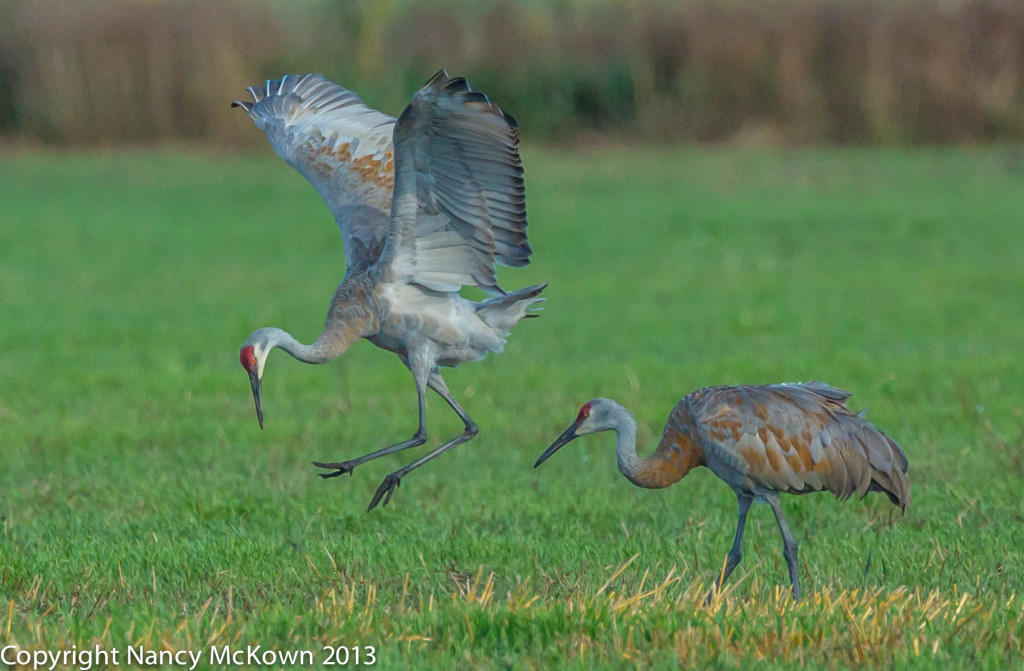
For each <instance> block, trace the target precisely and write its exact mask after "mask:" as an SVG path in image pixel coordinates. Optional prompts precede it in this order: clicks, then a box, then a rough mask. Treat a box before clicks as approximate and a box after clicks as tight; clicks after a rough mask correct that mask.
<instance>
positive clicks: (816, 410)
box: [534, 382, 910, 599]
mask: <svg viewBox="0 0 1024 671" xmlns="http://www.w3.org/2000/svg"><path fill="white" fill-rule="evenodd" d="M849 397H850V394H849V392H846V391H844V390H842V389H837V388H835V387H831V386H829V385H826V384H823V383H820V382H810V383H801V384H777V385H757V386H723V387H708V388H705V389H698V390H697V391H694V392H692V393H691V394H689V395H687V396H686V397H684V398H683V399H682V400H680V401H679V402H678V403H677V404H676V406H675V407H674V408H673V410H672V412H671V414H670V415H669V418H668V421H667V422H666V423H665V429H664V431H663V432H662V436H661V440H660V441H659V443H658V447H657V448H656V449H655V451H654V453H653V454H652V455H651V456H649V457H646V458H643V457H639V456H638V455H637V452H636V421H635V420H634V419H633V416H632V415H631V414H630V413H629V411H628V410H626V408H624V407H623V406H621V405H619V404H618V403H616V402H615V401H611V400H609V399H604V398H599V399H594V400H592V401H590V402H589V403H586V404H585V405H584V406H583V407H582V408H581V409H580V411H579V413H578V414H577V417H576V421H575V422H573V423H572V424H571V425H570V426H569V428H567V429H566V430H565V431H564V432H563V433H562V435H561V436H559V437H558V439H557V440H555V442H554V443H552V445H551V446H550V447H549V448H548V449H547V450H546V451H545V452H544V453H543V454H542V455H541V456H540V458H539V459H537V462H536V463H535V464H534V467H537V466H540V465H541V464H542V463H543V462H544V461H545V460H547V459H548V458H549V457H550V456H551V455H552V454H554V453H555V452H556V451H558V450H559V449H560V448H561V447H562V446H563V445H565V444H567V443H569V442H570V441H572V440H574V439H575V438H577V437H578V436H581V435H585V434H588V433H595V432H598V431H607V430H611V431H614V432H615V433H616V434H617V449H616V456H617V460H618V466H619V470H620V471H621V472H622V474H623V475H625V477H626V478H627V479H628V480H629V481H630V482H632V483H633V484H634V485H637V486H638V487H645V488H652V489H657V488H662V487H668V486H669V485H671V484H674V483H675V482H678V481H679V480H681V479H682V478H683V477H684V476H685V475H686V474H687V473H689V472H690V471H691V470H693V469H694V468H697V467H699V466H705V467H707V468H708V469H710V470H711V472H712V473H714V474H715V475H716V476H717V477H718V478H720V479H721V480H723V481H724V482H725V483H726V484H728V485H729V486H730V487H731V488H732V490H733V491H734V492H735V494H736V499H737V503H738V509H739V515H738V520H737V525H736V535H735V538H734V540H733V545H732V547H731V549H730V550H729V553H728V555H727V557H726V561H725V565H724V569H723V571H722V572H721V574H720V575H719V576H718V578H717V580H716V589H720V588H721V586H722V584H723V583H724V582H725V580H726V579H728V577H729V575H730V574H731V573H732V572H733V570H734V569H735V568H736V566H737V565H739V563H740V559H741V558H742V542H743V530H744V528H745V526H746V519H747V513H748V512H749V510H750V507H751V505H752V503H754V502H755V501H758V502H763V503H767V504H768V505H770V506H771V508H772V511H773V512H774V513H775V518H776V521H777V523H778V525H779V531H780V533H781V534H782V539H783V556H784V557H785V559H786V564H787V567H788V569H789V575H790V580H791V582H792V593H793V597H794V598H795V599H799V598H800V580H799V576H798V572H797V551H798V545H797V542H796V539H795V538H793V535H792V533H791V532H790V531H789V528H788V526H787V524H786V520H785V518H784V516H783V514H782V507H781V505H780V502H779V494H782V493H785V494H809V493H813V492H819V491H828V492H831V493H832V494H834V495H835V496H836V498H839V499H846V498H849V497H850V496H854V495H856V496H859V497H861V498H863V497H864V496H865V495H866V494H867V493H868V492H870V491H877V492H882V493H884V494H885V495H886V496H888V497H889V500H890V501H892V503H893V504H894V505H896V506H898V507H899V508H900V509H901V510H905V509H906V507H907V505H908V504H909V503H910V482H909V480H908V479H907V469H908V462H907V457H906V455H905V454H904V453H903V450H902V449H901V448H900V447H899V445H897V444H896V443H895V441H893V440H892V439H891V438H889V437H888V436H886V435H885V434H884V433H882V432H881V431H880V430H879V429H877V428H876V427H875V426H874V425H873V424H871V423H870V422H868V421H867V420H866V419H864V417H863V416H862V415H861V414H858V413H854V412H852V411H851V410H850V409H849V408H847V406H846V401H847V399H848V398H849Z"/></svg>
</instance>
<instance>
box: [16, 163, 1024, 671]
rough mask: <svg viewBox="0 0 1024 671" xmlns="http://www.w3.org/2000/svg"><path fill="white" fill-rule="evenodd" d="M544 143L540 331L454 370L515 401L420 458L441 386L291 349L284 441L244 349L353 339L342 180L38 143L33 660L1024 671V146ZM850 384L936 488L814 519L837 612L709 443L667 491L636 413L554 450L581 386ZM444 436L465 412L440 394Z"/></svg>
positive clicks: (20, 558)
mask: <svg viewBox="0 0 1024 671" xmlns="http://www.w3.org/2000/svg"><path fill="white" fill-rule="evenodd" d="M524 160H525V162H526V166H527V183H528V197H529V212H530V236H531V240H532V241H533V244H534V249H535V256H534V263H533V264H532V265H531V266H530V267H529V268H528V269H526V270H522V271H506V272H504V273H503V274H502V275H501V278H502V280H503V284H504V285H505V286H506V287H507V288H509V289H512V288H518V287H522V286H526V285H528V284H530V283H534V282H540V281H548V282H550V287H549V288H548V290H547V291H546V296H547V298H548V301H547V303H546V304H545V308H546V309H545V311H544V313H543V316H542V318H541V319H537V320H531V321H528V322H524V323H522V324H520V325H519V326H518V327H517V328H516V330H515V333H514V334H513V337H512V338H511V340H510V341H509V343H508V346H507V348H506V351H505V352H504V353H503V354H500V355H496V356H491V357H489V358H488V359H487V360H485V361H483V362H480V363H475V364H470V365H467V366H465V367H464V368H463V369H461V370H457V371H450V372H448V373H447V374H446V377H447V380H448V384H449V386H450V388H451V389H452V391H453V393H454V394H455V396H456V397H457V398H459V399H460V400H462V402H463V404H464V405H465V407H466V408H467V410H468V411H469V412H470V413H471V414H472V415H473V416H474V418H476V420H477V421H478V423H479V424H480V426H481V433H480V436H479V437H478V438H477V439H476V440H475V441H473V442H471V443H470V444H469V445H467V446H465V447H461V448H458V449H457V450H455V451H454V452H453V453H450V454H448V455H445V456H444V457H441V458H440V459H439V460H438V461H436V462H434V463H432V464H429V465H428V466H426V467H424V468H423V469H422V470H420V471H417V472H416V473H414V474H412V475H410V476H408V477H407V478H406V479H405V480H404V481H403V484H402V487H401V488H400V489H399V490H398V491H397V492H396V494H395V498H394V499H393V501H392V503H391V505H389V506H388V507H387V508H385V509H378V510H376V511H374V512H373V513H371V514H366V513H365V512H364V511H365V508H366V505H367V503H368V502H369V500H370V497H371V496H372V494H373V492H374V490H375V489H376V488H377V485H378V484H379V483H380V480H381V479H382V478H383V476H384V475H385V474H386V473H388V472H390V471H392V470H394V469H395V468H397V467H399V466H400V465H402V464H404V463H406V462H407V461H409V460H411V459H412V458H413V457H414V456H416V455H419V454H421V453H422V450H419V451H414V452H413V453H406V454H404V455H398V456H392V457H387V458H384V459H382V460H380V461H378V462H372V463H370V464H367V465H364V466H362V467H360V468H359V469H357V470H356V472H355V474H354V476H353V477H351V478H349V477H345V478H339V479H337V480H331V481H322V480H320V479H319V478H317V477H316V475H315V473H316V469H314V468H313V467H312V466H311V465H310V463H309V462H310V461H311V460H313V459H327V460H335V459H342V458H347V457H351V456H354V455H358V454H362V453H364V452H365V451H369V450H370V449H374V448H376V447H379V446H382V445H384V444H388V443H390V442H393V441H395V440H398V439H403V438H405V437H407V436H408V435H409V434H410V433H411V432H412V430H413V428H414V423H415V393H414V390H413V387H412V382H411V378H410V376H409V374H408V372H407V371H406V370H405V369H404V368H403V367H402V365H401V364H400V363H399V361H398V360H397V359H396V358H395V357H394V356H393V355H391V354H388V353H386V352H382V351H380V350H377V349H376V348H374V347H373V346H372V345H370V344H368V343H360V344H358V345H357V346H355V347H354V348H353V349H352V350H351V351H350V352H348V353H346V355H345V356H344V357H342V359H341V360H340V361H338V362H335V363H332V364H330V365H327V366H323V367H312V366H305V365H302V364H300V363H298V362H295V361H293V360H291V359H290V358H289V357H287V356H286V355H283V354H280V353H276V354H275V355H273V356H272V357H271V360H270V362H269V364H268V366H267V372H266V376H265V379H264V408H265V412H266V430H264V431H262V432H261V431H260V430H259V429H258V427H257V425H256V418H255V413H254V412H253V408H252V399H251V397H250V393H249V386H248V381H247V379H246V376H245V373H244V372H243V371H242V370H241V368H240V367H239V365H238V362H237V351H238V347H239V346H240V344H241V343H242V341H243V340H244V339H245V337H246V336H247V335H248V334H249V332H250V331H252V330H253V329H255V328H257V327H260V326H266V325H278V326H281V327H284V328H286V329H288V330H291V331H292V332H293V333H295V334H296V335H297V336H298V337H299V338H300V339H303V340H305V341H309V340H312V339H313V338H314V337H315V336H316V334H317V333H318V330H319V327H320V325H321V323H322V318H323V315H324V314H325V311H326V307H327V303H328V300H329V298H330V295H331V292H332V290H333V288H334V287H335V285H336V284H337V282H338V280H339V279H340V277H341V275H342V273H343V270H344V269H343V257H342V251H341V242H340V239H339V237H338V235H337V232H336V230H335V227H334V224H333V223H332V222H331V220H330V218H329V215H328V213H327V211H326V208H325V207H324V206H323V204H322V203H321V201H320V200H319V198H318V197H317V196H316V194H315V192H314V191H313V190H312V189H311V188H310V187H309V186H308V185H306V184H305V183H304V182H303V181H302V179H301V177H299V176H298V175H297V174H295V173H294V172H293V171H291V169H289V168H288V167H287V166H286V165H285V164H284V163H282V162H281V161H279V160H278V159H277V158H276V157H274V156H272V155H271V154H270V151H269V150H267V151H266V152H263V153H261V154H259V155H257V156H219V155H211V154H197V155H193V154H186V153H178V154H175V153H138V154H128V153H125V154H113V155H102V154H91V155H76V154H41V155H37V154H29V153H16V154H13V155H8V156H6V157H5V160H4V161H3V162H2V163H0V203H2V206H0V454H2V457H0V458H2V466H0V487H2V491H3V492H4V494H3V498H2V500H0V515H2V535H0V557H2V568H0V596H2V597H3V599H4V605H3V607H2V608H0V640H2V641H4V644H5V645H9V644H17V645H19V646H21V647H23V648H26V649H48V650H55V649H58V648H61V647H63V648H66V649H70V648H71V647H72V645H74V646H77V647H78V648H79V649H84V648H88V647H90V646H94V645H97V644H98V645H100V646H101V647H102V648H104V649H120V650H122V655H124V654H126V653H125V652H124V650H125V648H126V647H127V646H128V645H146V646H148V647H150V648H152V649H161V648H164V649H167V650H185V649H191V650H203V651H208V650H209V649H210V648H211V646H218V647H219V646H224V645H230V646H233V647H240V648H244V646H245V645H247V644H253V645H262V646H263V647H264V648H270V649H309V650H313V651H316V653H317V657H318V659H320V660H322V659H323V656H322V653H320V649H321V647H322V646H324V645H350V646H351V645H357V644H358V645H373V646H375V648H376V659H377V660H378V666H380V667H381V668H405V667H432V668H453V667H454V666H458V667H462V668H465V667H468V666H474V665H476V666H481V667H486V668H537V669H548V668H559V667H565V668H577V669H584V668H586V669H593V668H623V667H631V666H636V667H640V668H652V667H653V668H675V667H676V666H677V665H678V664H679V663H680V662H682V663H685V664H688V665H697V666H700V665H713V666H749V665H750V664H752V663H754V662H756V661H758V660H767V662H768V663H769V664H768V666H770V667H773V668H774V667H790V666H809V667H815V668H817V667H844V666H861V665H864V664H867V665H874V666H890V665H894V666H897V667H913V668H936V669H940V668H941V669H946V668H950V667H961V668H992V669H1001V668H1006V667H1007V666H1013V665H1019V664H1021V663H1022V661H1024V655H1022V641H1024V599H1022V596H1024V560H1022V551H1021V549H1022V548H1024V524H1022V522H1024V494H1022V493H1021V478H1022V476H1024V473H1022V464H1021V451H1022V449H1024V444H1022V442H1024V436H1022V430H1021V426H1022V424H1024V357H1022V355H1021V343H1022V342H1024V340H1022V337H1021V333H1022V326H1024V302H1022V296H1024V272H1022V268H1024V265H1022V263H1024V226H1022V223H1024V221H1022V218H1024V174H1022V173H1021V171H1020V160H1019V156H1018V154H1015V153H1014V152H1013V151H1011V150H1004V149H990V150H959V149H945V150H921V151H913V152H901V151H875V150H844V151H787V152H766V151H736V150H715V151H700V150H685V151H668V150H652V149H608V150H600V151H598V150H594V151H588V152H578V153H556V152H554V151H539V150H534V149H531V150H529V151H527V152H526V154H525V156H524ZM806 379H820V380H825V381H828V382H829V383H831V384H834V385H837V386H842V387H845V388H848V389H850V390H851V391H853V392H854V393H855V396H854V399H853V405H854V406H855V407H862V406H865V405H866V406H870V408H871V410H870V418H871V419H872V420H873V421H874V422H875V423H877V424H878V426H880V427H882V428H883V429H884V430H885V431H886V432H887V433H889V434H890V435H891V436H893V437H894V438H895V439H896V440H897V441H898V442H899V443H900V444H901V445H902V446H903V447H904V449H905V450H906V453H907V455H908V456H909V459H910V463H911V471H910V475H911V481H912V483H913V503H912V505H911V507H910V509H909V510H908V512H907V515H906V516H905V517H900V516H899V514H898V511H896V509H895V508H894V507H893V506H891V505H890V504H889V503H888V502H887V501H886V500H885V499H884V497H881V496H877V495H872V496H870V497H868V498H867V499H865V500H864V501H862V502H858V501H850V502H846V503H839V502H837V501H835V500H834V499H833V498H832V497H831V496H829V495H817V496H807V497H789V498H786V499H784V501H783V505H784V507H785V509H786V511H787V515H788V517H789V520H790V526H791V527H792V528H793V530H794V533H795V535H796V537H797V539H798V541H799V542H800V543H801V555H800V568H801V572H802V578H803V587H804V590H805V594H806V595H807V597H806V599H805V600H804V601H802V602H800V603H798V604H793V603H790V602H789V601H788V599H787V598H786V589H787V587H788V585H787V584H786V577H785V564H784V562H783V560H782V556H781V542H780V541H779V538H778V533H777V530H776V528H775V523H774V520H773V518H772V516H771V514H770V513H769V511H768V510H767V509H765V508H763V507H760V506H758V507H755V509H754V510H753V511H752V513H751V518H750V523H749V525H748V530H747V535H746V538H745V541H746V542H745V550H746V552H745V555H744V561H743V564H741V566H740V569H739V570H738V571H737V574H736V576H735V579H734V581H733V582H732V584H731V589H730V591H729V592H728V593H727V594H726V595H725V596H724V598H722V599H720V600H719V601H718V602H716V603H715V604H714V605H713V606H712V607H711V608H708V609H705V608H703V607H702V606H701V598H702V596H703V592H704V590H705V589H706V587H707V584H708V582H709V581H710V579H711V578H712V576H713V574H714V572H715V570H716V568H717V567H718V566H720V564H721V561H722V558H723V556H724V553H725V551H726V550H727V549H728V546H729V543H730V542H731V538H732V533H733V528H734V524H735V515H736V509H735V507H736V503H735V498H734V496H733V494H732V492H731V491H730V490H729V488H728V487H727V486H726V485H724V484H722V483H721V482H719V481H718V480H717V479H716V478H715V477H714V476H713V475H712V474H711V473H710V472H709V471H707V470H705V469H700V470H699V471H697V472H695V473H694V474H692V475H690V476H688V477H687V478H686V479H685V480H683V481H682V482H681V483H679V484H678V485H676V486H674V487H671V488H669V489H666V490H662V491H646V490H640V489H638V488H635V487H633V486H631V485H630V484H629V483H628V482H627V481H626V480H625V479H624V478H622V477H621V475H620V474H619V473H618V472H617V470H616V467H615V459H614V455H613V450H614V447H613V444H614V441H613V439H612V438H611V436H609V435H601V436H597V437H593V438H590V439H587V440H579V441H577V442H576V443H574V444H573V445H571V446H569V447H566V448H565V449H564V450H562V451H561V452H560V453H559V454H558V455H556V457H554V458H552V459H551V461H549V462H548V463H547V464H545V465H544V467H543V468H541V469H538V470H533V469H532V468H531V466H532V464H533V461H534V459H535V458H536V457H537V456H538V455H539V454H540V452H541V451H542V450H543V449H544V448H545V447H546V446H547V445H548V444H549V442H550V441H551V440H552V439H553V438H554V437H555V436H557V435H558V433H559V432H560V431H561V430H562V429H563V428H564V427H565V425H566V424H568V422H569V421H570V420H571V419H572V418H573V417H574V415H575V412H576V410H577V407H578V405H579V404H580V403H582V402H583V401H586V400H588V399H590V398H592V397H594V396H598V395H603V396H609V397H611V398H615V399H617V400H619V401H621V402H623V403H624V404H625V405H627V406H628V407H630V408H631V409H632V410H633V411H634V413H635V414H636V416H637V419H638V422H639V425H640V439H641V441H642V442H643V443H644V445H645V446H646V447H645V448H642V449H648V450H649V449H650V448H651V447H653V445H654V442H655V440H656V437H657V435H659V433H660V430H661V426H662V423H663V421H664V419H665V417H666V416H667V414H668V411H669V410H670V409H671V407H672V405H673V404H674V403H675V401H676V400H677V399H678V398H679V397H681V396H682V395H683V394H685V393H687V392H689V391H690V390H692V389H695V388H697V387H701V386H705V385H711V384H728V383H761V382H779V381H792V380H806ZM428 428H429V430H430V433H431V442H430V443H429V444H428V447H429V445H436V444H437V443H438V441H439V440H440V439H441V438H443V437H445V436H451V435H454V434H455V433H457V432H458V431H459V430H460V428H461V424H460V423H459V421H458V420H457V418H455V417H454V416H453V415H452V414H451V413H450V412H449V411H448V410H447V409H446V408H445V407H444V404H443V403H441V402H440V401H439V399H437V398H436V397H435V398H430V399H429V404H428Z"/></svg>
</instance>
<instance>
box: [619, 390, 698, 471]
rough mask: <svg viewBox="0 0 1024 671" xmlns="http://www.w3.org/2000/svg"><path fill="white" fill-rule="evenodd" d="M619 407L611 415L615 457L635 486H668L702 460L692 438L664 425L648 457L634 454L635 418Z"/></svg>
mask: <svg viewBox="0 0 1024 671" xmlns="http://www.w3.org/2000/svg"><path fill="white" fill-rule="evenodd" d="M619 407H620V408H621V411H619V412H616V413H614V414H613V416H612V418H611V421H612V422H613V426H612V430H613V431H615V436H616V440H617V445H616V449H615V456H616V459H617V461H618V463H619V472H620V473H622V474H623V475H624V476H626V479H627V480H629V481H630V482H632V483H633V484H634V485H636V486H637V487H644V488H646V489H661V488H662V487H668V486H669V485H671V484H674V483H676V482H678V481H679V480H681V479H682V478H683V476H684V475H686V474H687V473H689V472H690V470H692V469H693V468H694V467H695V466H699V465H702V464H703V463H704V454H703V452H702V451H701V450H700V448H699V446H697V444H696V443H695V441H692V440H687V439H688V436H682V435H681V434H679V433H677V432H674V431H671V430H670V428H669V426H666V430H665V433H664V435H662V438H661V441H660V442H659V443H658V447H657V449H656V450H655V451H654V453H653V454H652V455H651V456H649V457H641V456H639V455H638V454H637V453H636V433H637V427H636V420H635V419H633V415H632V414H630V412H629V411H628V410H626V409H625V408H623V407H622V406H619Z"/></svg>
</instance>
